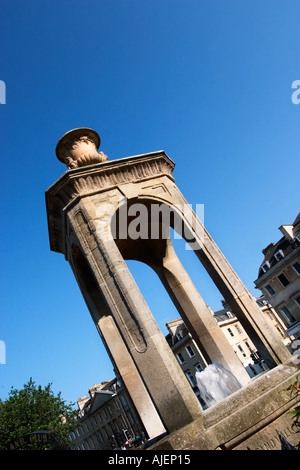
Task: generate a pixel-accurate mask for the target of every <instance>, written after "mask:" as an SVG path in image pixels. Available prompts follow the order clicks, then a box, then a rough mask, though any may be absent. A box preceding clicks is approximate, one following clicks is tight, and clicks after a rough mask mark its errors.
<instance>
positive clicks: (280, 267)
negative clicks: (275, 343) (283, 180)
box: [254, 213, 300, 339]
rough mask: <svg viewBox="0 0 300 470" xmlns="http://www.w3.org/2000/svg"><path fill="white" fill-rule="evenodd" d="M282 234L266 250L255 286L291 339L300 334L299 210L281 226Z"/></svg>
mask: <svg viewBox="0 0 300 470" xmlns="http://www.w3.org/2000/svg"><path fill="white" fill-rule="evenodd" d="M279 230H280V231H281V233H282V235H283V237H281V238H280V240H279V241H278V242H276V243H270V244H269V245H268V246H267V247H266V248H265V249H264V250H262V252H263V254H264V259H263V262H262V264H261V266H260V268H259V272H258V278H257V279H256V281H254V283H255V286H256V287H257V288H258V289H260V290H261V291H262V293H263V295H265V297H266V299H267V300H268V302H269V303H270V304H271V305H272V306H273V307H274V309H275V311H276V312H277V313H278V315H279V317H280V318H281V320H282V322H283V323H284V325H285V333H286V335H287V336H288V337H290V338H291V339H296V338H298V337H300V213H299V214H298V216H297V217H296V219H295V221H294V222H293V224H291V225H281V227H279Z"/></svg>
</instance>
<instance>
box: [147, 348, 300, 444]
mask: <svg viewBox="0 0 300 470" xmlns="http://www.w3.org/2000/svg"><path fill="white" fill-rule="evenodd" d="M298 359H300V358H299V357H298ZM296 362H300V361H297V360H296V359H295V358H293V360H292V359H291V360H290V361H288V362H286V363H284V364H281V365H279V366H277V367H275V368H274V369H272V370H270V371H267V372H265V373H264V374H262V375H261V376H259V377H257V378H255V379H252V381H251V383H250V384H249V385H248V386H245V387H243V388H242V389H240V390H239V391H237V392H235V393H233V394H232V395H230V396H229V397H227V398H226V399H225V400H223V401H222V402H220V403H218V404H217V405H215V406H213V407H211V408H209V409H208V410H205V411H204V412H203V419H198V420H196V421H194V422H193V423H191V424H189V425H188V426H185V427H184V428H181V429H180V430H178V431H176V432H174V433H172V434H169V435H168V436H166V437H164V438H163V439H161V440H160V441H159V442H157V443H155V444H154V445H152V446H151V447H149V449H148V450H170V449H173V450H280V449H281V442H280V439H279V437H278V434H277V431H276V430H278V431H280V433H281V434H282V435H283V436H284V437H286V439H287V440H288V441H289V442H290V443H292V444H294V445H297V444H298V443H299V442H300V433H296V432H295V431H296V430H295V429H294V428H292V423H293V420H292V416H291V415H289V414H288V411H290V410H293V409H294V408H295V407H296V406H299V404H300V396H298V397H295V396H294V394H291V392H290V391H288V390H287V389H288V387H289V386H290V385H291V384H293V383H294V382H295V381H296V377H297V375H298V374H299V372H300V364H296ZM174 412H176V411H175V410H174Z"/></svg>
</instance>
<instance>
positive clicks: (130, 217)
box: [46, 128, 300, 449]
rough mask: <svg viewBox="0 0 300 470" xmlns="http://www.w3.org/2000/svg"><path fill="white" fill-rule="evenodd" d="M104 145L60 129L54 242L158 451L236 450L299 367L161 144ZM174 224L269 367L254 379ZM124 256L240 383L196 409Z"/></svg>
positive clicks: (266, 422) (51, 223) (260, 426)
mask: <svg viewBox="0 0 300 470" xmlns="http://www.w3.org/2000/svg"><path fill="white" fill-rule="evenodd" d="M99 146H100V137H99V135H98V134H97V133H96V132H95V131H93V130H92V129H87V128H79V129H74V130H71V131H69V132H67V133H66V134H65V135H64V136H63V137H62V138H61V139H60V140H59V142H58V144H57V147H56V155H57V158H58V159H59V160H60V161H61V162H63V163H65V164H66V166H67V168H68V171H66V172H65V173H64V174H63V175H62V176H61V177H60V178H59V179H58V180H57V181H56V182H55V183H54V184H53V185H52V186H51V187H50V188H49V189H48V190H47V191H46V206H47V215H48V227H49V237H50V248H51V250H52V251H55V252H59V253H62V254H64V256H65V259H66V260H67V261H68V262H69V263H70V266H71V268H72V270H73V272H74V275H75V278H76V280H77V283H78V285H79V287H80V289H81V292H82V295H83V297H84V299H85V301H86V304H87V307H88V309H89V311H90V314H91V316H92V319H93V321H94V323H95V326H96V328H97V330H98V332H99V335H100V337H101V339H102V341H103V343H104V345H105V347H106V349H107V352H108V354H109V357H110V358H111V361H112V363H113V365H114V367H115V368H117V370H118V372H119V373H120V375H121V377H122V379H123V381H124V383H125V385H126V387H127V389H128V392H129V394H130V395H131V398H132V400H133V402H134V404H135V407H136V409H137V411H138V413H139V415H140V417H141V419H142V421H143V424H144V426H145V429H146V431H147V433H148V435H149V437H150V439H151V438H155V437H156V436H159V435H162V434H166V436H165V437H164V438H163V439H161V440H160V441H159V442H157V443H156V444H154V445H153V448H163V449H172V448H173V449H215V448H224V449H225V448H237V447H239V448H243V446H247V442H248V443H249V442H250V441H251V439H252V440H253V435H256V434H257V433H260V432H263V430H264V429H265V428H266V429H268V432H272V430H273V428H272V426H271V425H273V422H275V420H278V419H279V418H281V417H282V415H283V414H284V413H285V412H286V410H288V409H289V408H290V407H291V406H292V405H293V404H294V403H295V400H292V399H290V398H288V393H287V392H286V393H285V392H284V390H285V389H286V388H287V386H288V385H289V384H290V383H292V381H293V380H294V379H295V376H296V375H297V370H298V369H297V368H298V365H297V364H296V363H297V361H296V360H295V358H294V357H291V354H290V353H289V352H288V350H287V349H286V348H285V346H284V345H283V344H282V343H281V341H280V340H279V338H278V336H277V334H276V332H275V331H274V330H273V327H272V325H271V324H269V323H268V320H267V319H266V318H265V317H264V316H263V315H262V313H261V311H260V309H259V307H258V306H257V304H256V301H255V299H254V297H253V296H252V295H251V294H250V293H249V291H248V290H247V289H246V288H245V286H244V284H243V283H242V281H241V280H240V279H239V277H238V276H237V274H236V272H235V271H234V270H233V268H232V267H231V266H230V264H229V263H228V261H227V260H226V258H225V257H224V255H223V254H222V253H221V251H220V249H219V248H218V247H217V245H216V244H215V242H214V241H213V240H212V238H211V236H210V235H209V233H208V232H207V230H206V229H205V227H204V226H203V224H202V223H201V221H200V220H199V218H198V217H197V215H196V214H195V212H194V211H193V210H192V208H191V207H190V206H189V204H188V203H187V201H186V200H185V198H184V196H183V195H182V194H181V192H180V190H179V189H178V187H177V186H176V184H175V180H174V178H173V176H172V174H173V170H174V166H175V165H174V163H173V162H172V160H171V159H170V158H169V157H168V156H167V155H166V154H165V152H164V151H156V152H152V153H148V154H142V155H136V156H132V157H127V158H121V159H116V160H111V161H110V160H109V159H108V157H107V156H106V155H105V154H104V153H103V152H99V151H98V150H99ZM170 227H172V228H173V229H174V230H175V231H177V232H178V233H179V234H180V235H182V236H183V238H185V240H186V241H187V242H188V243H189V245H190V247H191V248H192V249H193V251H194V252H195V254H196V256H197V257H198V259H199V261H200V262H201V263H202V264H203V266H204V267H205V269H206V270H207V272H208V273H209V275H210V276H211V278H212V280H213V281H214V283H215V284H216V286H217V287H218V289H219V291H220V293H221V294H222V296H223V298H224V299H225V301H226V302H227V303H228V304H229V305H230V307H231V309H232V311H233V312H235V314H236V316H237V318H238V319H239V321H240V323H241V324H242V325H243V326H244V328H245V330H246V331H247V333H248V335H249V336H251V339H252V341H253V343H254V344H255V346H256V348H257V350H258V351H259V352H260V354H261V355H262V357H263V359H264V361H265V363H266V364H267V365H268V367H269V371H268V373H266V374H264V375H263V376H262V377H259V378H258V379H256V380H255V381H253V380H252V381H251V379H250V377H249V376H248V374H247V372H246V371H245V369H244V367H243V366H242V364H241V363H240V361H239V359H238V358H237V356H236V355H235V353H234V352H233V350H232V349H231V347H230V345H229V343H228V342H227V340H226V338H225V336H224V334H223V333H222V332H221V330H220V329H219V327H218V325H217V324H216V322H215V321H214V319H213V317H212V315H211V312H210V310H209V307H208V306H207V305H206V303H205V302H204V300H203V299H202V297H201V295H200V294H199V292H198V291H197V289H196V288H195V286H194V284H193V283H192V281H191V279H190V277H189V275H188V273H187V272H186V271H185V269H184V268H183V266H182V264H181V262H180V260H179V259H178V257H177V255H176V253H175V250H174V248H173V245H172V240H171V238H170ZM129 259H134V260H138V261H141V262H144V263H147V264H148V265H149V266H150V267H152V268H153V270H154V271H155V272H156V273H157V274H158V276H159V277H160V279H161V281H162V283H163V285H164V286H165V288H166V290H167V292H168V293H169V295H170V297H171V299H172V300H173V302H174V304H175V306H176V307H177V309H178V311H179V313H180V315H181V317H182V319H183V320H184V323H185V324H186V326H187V328H188V330H189V332H190V333H191V335H192V337H193V339H194V341H195V342H196V343H197V345H198V346H199V348H200V350H201V352H202V354H203V356H204V358H205V360H206V362H207V363H208V364H210V363H212V362H216V363H219V364H220V365H221V366H222V367H224V368H226V369H227V370H229V371H230V372H231V373H232V374H233V375H234V376H235V377H236V379H237V380H238V382H239V383H240V385H241V388H240V390H238V391H236V392H234V393H233V394H232V395H230V397H228V398H226V399H225V400H223V401H221V402H220V403H218V404H217V405H215V406H213V407H212V408H211V409H208V410H205V411H203V410H202V408H201V406H200V404H199V402H198V400H197V398H196V396H195V394H194V392H193V391H192V389H191V387H190V386H189V385H188V382H187V379H186V377H185V376H184V374H183V372H182V370H181V368H180V366H179V364H178V362H177V360H176V358H175V356H174V355H173V353H172V351H171V349H170V348H169V346H168V344H167V342H166V340H165V338H164V335H163V334H162V332H161V331H160V329H159V327H158V325H157V323H156V321H155V319H154V318H153V316H152V313H151V311H150V310H149V307H148V306H147V304H146V302H145V300H144V298H143V296H142V295H141V292H140V290H139V289H138V287H137V285H136V283H135V280H134V279H133V277H132V275H131V273H130V271H129V269H128V267H127V264H126V260H129ZM299 362H300V361H299ZM225 401H226V406H224V402H225ZM221 420H222V424H220V421H221ZM282 420H283V421H282V423H283V425H284V426H286V417H285V416H284V417H283V418H282ZM275 424H277V428H278V429H279V431H284V430H282V429H280V423H279V424H278V423H277V421H276V423H275ZM275 424H274V426H275ZM270 426H271V427H270ZM275 427H276V426H275ZM270 429H271V431H270ZM274 430H275V428H274ZM274 432H275V431H274ZM249 439H250V441H249ZM274 439H276V432H275V434H274ZM253 442H254V441H253ZM259 442H261V438H260V440H259ZM253 445H256V444H253ZM245 448H246V447H245Z"/></svg>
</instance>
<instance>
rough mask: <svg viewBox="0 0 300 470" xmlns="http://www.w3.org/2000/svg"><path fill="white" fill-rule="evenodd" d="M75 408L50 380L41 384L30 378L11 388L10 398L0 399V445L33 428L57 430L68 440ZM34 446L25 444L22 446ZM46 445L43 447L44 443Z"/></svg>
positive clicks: (75, 412)
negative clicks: (54, 390)
mask: <svg viewBox="0 0 300 470" xmlns="http://www.w3.org/2000/svg"><path fill="white" fill-rule="evenodd" d="M76 414H77V411H75V410H73V408H72V404H69V405H67V404H66V402H65V401H64V400H62V399H61V394H60V393H59V394H58V395H57V396H55V395H54V393H53V392H52V390H51V384H48V385H47V386H46V387H44V388H42V387H41V386H40V385H39V386H37V385H36V384H35V382H33V380H32V379H30V380H29V381H28V383H27V384H25V385H24V388H23V389H21V390H17V389H13V388H12V389H11V391H10V393H9V398H8V399H7V400H6V401H4V402H2V401H1V400H0V449H5V448H7V446H8V444H9V443H10V442H12V441H14V440H16V439H17V438H21V437H22V436H25V435H28V434H30V433H32V432H36V431H45V430H47V431H56V432H57V433H58V434H59V436H60V437H61V438H62V439H63V440H64V441H65V442H66V443H67V442H68V441H69V433H70V432H71V431H72V430H73V429H74V428H75V427H76V426H75V422H76V420H75V418H76ZM28 446H29V448H31V449H32V448H37V447H36V446H34V444H26V445H25V447H23V449H24V448H25V449H26V448H27V447H28ZM45 448H46V447H45Z"/></svg>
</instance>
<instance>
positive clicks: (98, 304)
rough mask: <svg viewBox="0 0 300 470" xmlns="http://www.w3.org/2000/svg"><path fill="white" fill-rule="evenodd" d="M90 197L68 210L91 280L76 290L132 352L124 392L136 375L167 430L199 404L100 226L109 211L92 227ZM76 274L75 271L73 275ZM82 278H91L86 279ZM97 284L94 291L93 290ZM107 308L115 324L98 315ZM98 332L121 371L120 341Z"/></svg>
mask: <svg viewBox="0 0 300 470" xmlns="http://www.w3.org/2000/svg"><path fill="white" fill-rule="evenodd" d="M94 202H95V198H88V197H87V198H85V200H84V201H82V202H81V204H80V207H81V210H80V211H78V209H79V207H78V206H77V207H76V208H73V209H72V210H70V212H69V214H68V217H69V221H70V223H71V224H72V227H73V228H74V232H75V233H76V237H77V239H78V244H79V245H80V247H81V250H82V253H83V254H84V256H85V259H86V263H87V264H88V266H89V270H90V272H91V273H92V275H93V278H94V281H93V282H94V283H95V285H94V286H93V287H92V288H91V291H92V293H91V294H89V292H88V291H89V286H88V285H86V286H83V289H82V291H83V293H84V295H85V298H86V300H88V297H87V296H88V295H89V296H90V298H91V299H92V301H93V308H92V312H91V313H92V317H93V319H94V321H96V322H97V324H98V325H99V327H100V328H101V326H103V325H106V327H107V325H108V326H109V329H110V330H111V331H112V332H113V335H114V336H115V337H116V335H118V336H121V337H122V339H123V344H124V345H125V346H126V349H127V351H128V354H129V355H130V357H131V358H132V360H131V366H132V367H130V368H128V369H127V370H126V380H127V384H126V385H128V386H129V389H128V391H129V394H130V395H131V396H137V395H138V396H139V397H140V396H141V394H142V390H141V389H140V390H139V391H136V390H134V391H133V393H132V389H133V388H134V387H138V383H136V382H135V377H136V376H137V375H139V376H140V377H142V380H143V383H144V384H145V387H146V389H147V391H148V393H149V395H150V396H151V398H152V400H153V402H154V404H155V407H156V409H157V411H158V413H159V416H160V417H161V419H162V422H163V425H164V426H165V428H166V429H167V430H168V432H173V431H175V430H177V429H179V428H181V427H182V426H184V425H186V424H188V423H190V422H192V421H193V420H195V419H197V418H199V417H201V415H202V409H201V406H200V404H199V402H198V400H197V398H196V396H195V394H194V392H193V390H192V389H191V387H190V386H189V384H188V382H187V379H186V377H185V376H184V374H183V372H182V370H181V368H180V366H179V364H178V362H177V360H176V358H175V356H174V355H173V353H172V351H171V349H170V347H169V345H168V344H167V342H166V340H165V338H164V336H163V334H162V332H161V330H160V329H159V327H158V325H157V323H156V321H155V319H154V318H153V316H152V314H151V312H150V310H149V308H148V306H147V304H146V302H145V300H144V298H143V296H142V294H141V292H140V291H139V289H138V286H137V285H136V283H135V281H134V279H133V277H132V275H131V273H130V271H129V269H128V267H127V265H126V262H125V261H124V259H123V257H122V255H121V254H120V251H119V250H118V248H117V246H116V243H115V241H114V240H113V238H112V236H111V233H110V231H109V230H106V229H105V227H106V226H109V224H110V214H106V215H107V217H106V219H104V218H102V219H101V222H102V225H101V230H100V231H99V230H98V231H97V223H95V222H97V220H96V219H97V215H96V211H95V207H94ZM87 220H89V223H88V224H87ZM104 220H105V221H104ZM75 271H76V267H75ZM79 277H80V276H78V275H77V278H78V279H79ZM85 277H86V274H85ZM88 284H91V281H89V282H88ZM97 290H98V291H99V293H100V295H99V293H98V294H97V293H96V291H97ZM99 297H101V298H99ZM102 299H103V300H102ZM107 311H109V312H110V314H111V316H112V318H113V320H114V325H115V327H116V330H115V329H113V330H112V329H111V324H109V323H108V320H107V319H105V318H104V319H103V314H104V315H105V316H107ZM116 331H118V334H117V333H116ZM103 335H104V337H105V341H106V343H107V345H108V346H109V350H111V347H112V349H113V351H114V352H113V356H114V361H115V363H116V366H117V368H118V369H119V370H120V372H121V370H123V371H124V363H123V360H124V357H123V356H122V354H121V350H122V349H123V345H122V344H121V345H120V348H121V349H120V350H119V352H118V349H117V345H116V344H112V338H109V334H108V330H106V332H104V333H103ZM133 365H134V366H133ZM121 376H122V374H121ZM122 377H123V376H122ZM137 408H138V406H137ZM148 416H149V414H148Z"/></svg>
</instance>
